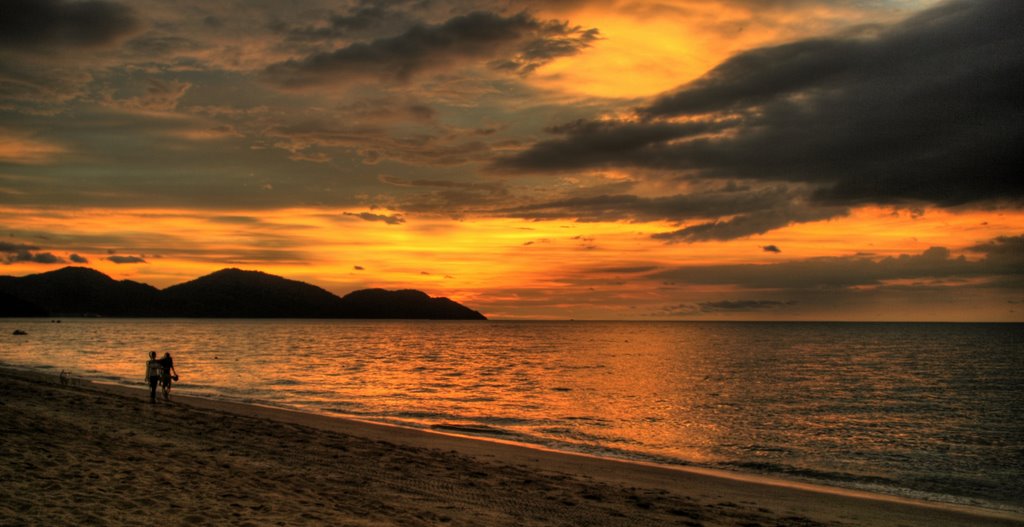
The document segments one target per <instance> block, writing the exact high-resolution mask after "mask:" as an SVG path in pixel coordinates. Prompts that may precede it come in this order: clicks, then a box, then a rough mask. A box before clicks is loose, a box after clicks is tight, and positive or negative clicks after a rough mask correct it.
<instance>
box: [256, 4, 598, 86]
mask: <svg viewBox="0 0 1024 527" xmlns="http://www.w3.org/2000/svg"><path fill="white" fill-rule="evenodd" d="M594 38H596V35H595V34H594V33H593V32H592V31H589V30H582V29H580V28H578V27H572V26H569V25H568V24H565V23H561V22H555V21H547V22H545V21H540V20H537V19H535V18H533V17H532V16H530V15H528V14H525V13H520V14H518V15H514V16H510V17H502V16H500V15H496V14H493V13H486V12H474V13H470V14H467V15H461V16H456V17H454V18H451V19H449V20H448V21H446V22H444V23H443V24H440V25H424V24H417V25H414V26H412V27H410V28H409V29H408V30H407V31H405V32H404V33H402V34H400V35H397V36H394V37H388V38H381V39H377V40H373V41H371V42H368V43H364V42H358V43H355V44H351V45H349V46H346V47H344V48H341V49H338V50H335V51H333V52H329V53H314V54H312V55H309V56H307V57H305V58H303V59H301V60H289V61H286V62H281V63H277V64H273V65H271V66H269V67H267V69H266V74H267V77H268V78H269V79H270V80H272V81H273V82H275V83H277V84H279V85H282V86H286V87H304V86H312V85H322V84H330V83H334V82H347V81H349V80H352V79H377V80H385V81H395V82H405V81H408V80H409V79H410V78H412V77H413V76H415V75H417V74H419V73H421V72H423V71H427V70H438V69H445V68H448V67H451V66H452V64H457V63H460V62H463V61H467V60H469V61H484V62H491V63H492V65H493V66H495V67H498V68H500V69H514V70H516V71H519V72H520V73H528V72H529V71H530V70H532V69H533V68H535V67H536V66H537V65H539V64H542V63H544V62H546V61H548V60H550V59H552V58H554V57H556V56H564V55H571V54H574V53H577V52H579V51H580V50H581V49H583V48H584V47H586V46H587V45H589V43H590V42H591V41H592V40H594Z"/></svg>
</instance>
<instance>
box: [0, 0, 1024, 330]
mask: <svg viewBox="0 0 1024 527" xmlns="http://www.w3.org/2000/svg"><path fill="white" fill-rule="evenodd" d="M301 3H302V2H300V4H301ZM306 3H307V4H308V5H305V6H304V8H303V9H290V10H284V9H283V8H282V7H281V6H252V9H251V10H247V11H245V12H244V13H239V12H237V11H232V10H227V9H224V8H223V7H221V6H208V5H205V4H195V5H192V3H190V2H180V3H173V2H172V3H155V4H153V5H148V4H147V3H146V2H143V3H139V4H134V3H133V4H130V5H129V4H125V5H124V7H123V8H121V11H118V12H116V13H114V15H116V16H114V15H112V14H111V13H113V12H108V13H106V14H105V15H103V16H112V17H113V18H112V19H111V20H110V21H109V24H108V26H104V27H105V28H106V29H104V30H103V31H106V32H107V33H104V32H103V31H99V32H98V33H97V34H96V35H93V36H92V37H90V38H91V40H83V39H85V37H81V36H76V35H75V34H70V33H69V34H58V33H49V32H46V31H43V30H44V29H45V28H39V31H35V32H32V31H25V32H15V33H14V34H15V36H14V37H12V38H10V39H8V40H7V41H5V43H3V44H0V61H6V62H7V63H9V64H11V66H10V67H9V72H7V73H5V74H4V75H5V76H4V77H3V78H0V83H3V85H4V86H5V87H6V89H5V90H3V91H0V119H2V120H0V227H2V228H3V232H4V233H5V236H4V238H3V241H2V242H0V259H2V261H3V262H4V264H5V265H4V267H3V269H2V270H0V274H7V275H25V274H31V273H38V272H45V271H47V270H53V269H57V268H59V267H61V266H63V265H70V264H79V265H86V266H89V267H93V268H95V269H98V270H100V271H102V272H104V273H107V274H109V275H110V276H112V277H115V278H118V279H132V280H137V281H141V282H146V283H150V284H153V285H155V286H157V287H166V286H169V285H172V284H175V283H180V282H183V281H187V280H190V279H192V278H196V277H198V276H201V275H203V274H207V273H210V272H213V271H215V270H218V269H221V268H224V267H240V268H244V269H258V270H262V271H265V272H269V273H273V274H278V275H281V276H285V277H287V278H292V279H297V280H303V281H306V282H310V283H314V284H317V285H320V286H322V287H324V288H326V289H328V290H331V291H333V292H335V293H338V294H344V293H346V292H349V291H351V290H354V289H359V288H365V287H384V288H392V289H394V288H416V289H421V290H423V291H426V292H428V293H429V294H431V295H434V296H449V297H451V298H453V299H455V300H458V301H460V302H463V303H465V304H467V305H469V306H470V307H472V308H474V309H478V310H480V311H481V312H483V313H485V314H486V315H488V316H490V317H492V318H578V319H584V318H597V319H645V320H646V319H672V320H675V319H684V320H691V319H697V320H708V319H814V320H821V319H824V320H963V321H975V320H986V321H1024V315H1022V312H1024V311H1022V310H1024V291H1022V288H1021V283H1022V282H1024V281H1022V280H1021V277H1020V276H1019V269H1018V270H1016V271H1014V268H1015V265H1016V262H1018V261H1019V262H1024V255H1021V245H1022V244H1021V236H1022V234H1024V233H1022V231H1024V211H1022V209H1021V207H1020V203H1021V201H1020V198H1021V195H1020V192H1019V185H1014V184H1012V183H1009V184H1008V183H1004V179H1003V178H1002V176H1001V175H1000V174H999V173H998V168H997V169H996V172H991V171H988V169H987V168H986V167H985V163H986V162H988V161H987V160H989V159H990V160H991V162H992V163H993V166H996V167H998V166H1004V165H1005V163H1004V162H1003V161H1002V160H1001V159H1002V158H1000V157H999V156H1002V155H1017V156H1019V154H1012V153H1011V154H1004V153H1003V152H1004V149H1005V147H1004V146H1003V143H1000V142H999V141H1001V139H999V137H1000V136H1004V137H1013V136H1014V135H1013V134H1015V133H1018V132H1019V127H1020V125H1019V122H1017V124H1016V125H1013V124H1006V122H1010V123H1012V120H1010V119H1012V117H1013V115H1016V114H1014V113H1013V111H1011V112H1010V113H1009V114H1008V115H1009V117H1006V119H1008V120H1010V121H1006V122H1004V121H998V122H996V121H993V122H991V123H990V122H988V121H985V122H983V123H980V124H978V123H974V122H973V121H972V122H970V123H968V124H969V125H970V126H972V127H973V128H971V129H968V128H966V126H967V125H964V126H965V129H964V131H963V134H964V135H962V136H959V135H957V136H956V137H954V138H953V139H950V137H953V136H954V135H955V133H957V132H950V133H947V134H945V135H942V134H938V133H936V134H933V135H934V137H932V136H928V137H926V138H925V139H921V140H920V141H915V140H914V139H913V138H914V137H920V136H921V135H920V134H921V132H920V131H914V130H916V127H917V126H919V125H921V123H925V122H927V121H926V120H927V119H931V118H932V117H929V116H932V115H934V114H935V111H934V109H929V108H928V107H922V108H917V107H916V106H915V105H916V104H917V102H912V103H905V102H900V99H899V97H903V96H904V95H906V97H908V99H907V101H920V100H921V99H920V97H917V96H916V94H917V92H914V91H913V90H916V89H918V84H917V81H918V80H920V79H930V78H932V77H931V76H930V73H929V71H930V70H927V69H925V68H927V65H928V64H929V60H931V57H933V56H934V62H935V63H936V64H943V63H948V60H968V59H969V57H964V56H962V55H957V54H956V53H957V51H956V50H957V49H963V46H962V45H959V44H958V45H957V46H952V47H947V46H945V43H946V40H944V39H945V38H946V36H945V33H943V32H942V30H943V27H945V26H943V24H944V23H945V22H941V21H942V20H946V19H944V18H935V17H933V16H932V15H933V14H935V13H943V14H944V16H946V18H948V19H949V20H951V21H950V22H949V23H948V24H949V25H950V27H953V26H957V25H958V26H964V25H965V24H977V25H978V26H979V27H982V25H983V24H988V25H989V26H991V25H992V24H996V25H997V24H998V17H990V16H988V14H989V13H988V12H987V11H986V9H988V6H989V4H988V3H987V2H982V3H979V4H976V5H974V6H973V7H970V6H969V7H964V6H965V5H967V4H960V3H957V2H932V1H903V2H899V1H892V2H877V3H860V2H824V1H810V0H809V1H806V2H800V3H793V4H790V5H782V4H781V3H780V4H779V5H773V6H770V7H766V6H764V5H760V4H757V3H752V2H746V1H742V0H733V1H709V0H700V1H698V0H677V1H673V2H644V1H628V2H626V1H618V2H616V1H609V2H583V3H575V2H567V3H556V4H550V5H547V4H539V5H530V4H529V3H523V4H521V5H520V4H515V5H512V6H506V5H504V4H500V3H493V4H492V3H488V2H483V1H481V2H475V3H473V2H471V4H472V6H471V7H472V9H465V10H462V9H461V8H460V7H456V6H455V4H452V5H447V4H444V5H442V4H443V3H438V4H437V5H436V6H433V7H423V6H419V7H411V6H401V5H397V4H396V6H393V7H388V8H382V9H380V10H378V11H375V12H373V13H369V12H367V11H360V10H359V9H357V7H356V6H355V5H354V4H353V5H352V6H346V5H345V4H343V3H342V4H331V3H320V2H317V1H314V0H310V1H309V2H306ZM144 4H145V5H144ZM149 8H152V9H149ZM43 11H45V9H43ZM922 13H923V14H922ZM950 13H952V14H950ZM371 15H372V16H371ZM62 16H67V15H66V14H62V13H61V12H59V11H56V10H55V11H53V12H52V13H49V12H47V13H43V14H42V15H41V16H40V17H39V20H40V21H41V22H40V23H41V24H46V23H52V24H53V25H54V27H64V26H67V25H68V24H71V25H73V24H76V23H79V22H80V21H77V20H73V19H72V20H61V19H60V17H62ZM47 17H49V19H47ZM929 17H932V18H935V19H936V20H940V22H938V23H933V24H932V25H931V26H925V25H924V24H923V23H921V22H919V20H925V19H928V18H929ZM957 17H959V18H957ZM61 24H64V26H61ZM989 26H984V27H989ZM482 27H486V28H488V29H485V30H479V29H480V28H482ZM936 27H938V29H936ZM922 28H927V29H922ZM1000 28H1001V26H999V27H994V29H992V28H990V29H988V30H987V33H986V32H980V33H979V34H995V35H996V36H998V34H999V33H998V31H999V30H1000ZM478 30H479V31H478ZM926 30H927V31H930V33H927V38H925V39H924V40H923V42H925V44H923V46H924V48H922V49H923V50H924V51H923V52H922V50H921V49H918V50H914V51H915V53H919V54H920V53H924V56H925V57H929V59H928V60H921V61H919V62H920V63H912V62H910V61H908V62H907V64H906V65H904V64H902V63H900V62H899V60H900V59H899V58H898V57H899V56H900V55H899V51H900V50H901V49H902V48H901V47H900V46H903V45H904V44H902V43H903V42H905V41H906V39H904V38H903V36H904V35H914V34H919V32H921V31H926ZM424 34H430V35H432V38H433V40H429V39H422V40H417V39H419V38H420V36H419V35H424ZM481 34H483V35H486V38H487V39H488V40H487V41H486V42H481V41H478V40H474V39H480V38H484V37H481ZM950 34H951V35H952V34H953V32H952V31H950ZM47 35H50V36H47ZM949 38H966V37H963V36H962V35H960V36H956V35H954V36H951V37H949ZM971 38H974V37H971ZM977 38H983V37H977ZM985 38H987V37H985ZM993 38H995V37H993ZM1014 38H1016V37H1014ZM76 39H77V40H76ZM434 42H445V45H444V46H435V45H434V44H433V43H434ZM947 48H948V49H952V51H948V53H950V54H951V55H950V56H951V57H952V58H950V59H944V58H943V57H944V55H942V54H943V53H947V51H946V50H947ZM878 49H881V50H890V51H885V52H884V54H885V56H889V57H897V58H894V59H892V64H889V65H888V66H887V68H888V69H884V68H882V67H881V66H878V65H875V64H874V63H873V62H871V60H863V59H861V57H873V56H874V55H872V54H873V53H877V51H876V50H878ZM793 50H802V51H801V52H800V53H801V54H795V53H793V52H792V51H793ZM893 50H894V51H893ZM371 52H372V53H371ZM1018 55H1019V52H1018ZM1004 56H1011V55H1006V54H1004ZM367 57H372V58H370V59H367ZM794 57H796V58H798V59H799V60H796V59H794ZM1011 58H1012V56H1011ZM872 60H874V59H872ZM972 60H973V59H972ZM1007 60H1009V59H1007ZM944 61H947V62H944ZM921 64H925V66H922V65H921ZM986 68H988V69H986ZM999 68H1005V64H1004V63H1001V62H994V63H993V64H991V65H988V64H981V65H979V66H978V67H977V69H978V71H980V72H981V73H985V72H989V71H996V72H998V71H1000V70H999ZM996 77H998V76H996ZM937 78H938V79H940V80H939V81H937V82H938V83H939V84H941V82H943V81H944V80H945V77H941V76H940V77H937ZM986 78H988V79H991V78H993V76H992V75H989V76H988V77H986ZM894 79H896V80H899V79H903V80H900V81H899V83H897V84H894V82H896V81H894ZM954 81H955V82H958V83H959V82H961V81H960V80H958V79H953V80H951V81H950V82H954ZM896 85H898V86H903V87H904V88H900V89H899V90H894V89H891V86H896ZM921 85H922V86H924V84H923V83H922V84H921ZM876 86H881V89H879V90H878V91H874V90H875V87H876ZM958 86H963V85H962V84H958ZM708 87H710V88H708ZM852 87H856V90H854V89H853V88H852ZM920 89H921V90H924V89H932V90H934V91H935V92H936V93H940V95H939V96H936V97H940V96H941V93H942V92H941V86H940V87H938V88H936V87H935V86H932V87H931V88H927V86H925V87H921V88H920ZM979 89H980V88H979ZM986 89H989V92H986V93H998V90H1000V89H1004V88H1003V86H1002V85H997V86H994V87H989V88H986ZM900 90H904V91H906V94H904V93H903V92H902V91H900ZM922 93H923V92H922ZM957 93H959V95H957V97H959V98H958V99H956V100H955V101H954V103H953V104H952V105H949V104H945V105H939V103H938V102H936V103H935V104H937V105H939V107H940V108H943V107H951V108H952V110H950V112H951V113H950V117H949V118H950V119H954V120H953V121H950V122H951V123H956V122H960V121H963V119H962V118H960V117H957V116H958V115H961V114H957V113H956V112H958V111H961V108H960V106H958V105H962V106H963V108H962V110H963V111H965V112H968V114H970V115H975V114H976V115H988V113H987V112H983V111H980V108H982V107H984V108H986V109H987V108H988V106H987V105H988V104H990V101H996V100H997V98H994V97H991V98H989V99H983V98H979V99H976V98H974V95H973V94H971V93H962V92H957ZM858 94H859V95H858ZM890 94H891V99H892V100H891V101H890V100H889V99H890ZM729 97H732V99H729ZM991 104H996V102H991ZM861 105H863V107H862V106H861ZM887 105H891V106H887ZM875 107H877V108H880V109H881V110H878V111H880V112H881V111H883V110H885V109H886V108H895V109H897V111H902V109H903V108H906V112H907V117H906V118H902V116H899V115H897V116H895V117H894V116H892V113H893V110H892V109H889V110H885V113H880V114H879V116H878V117H877V118H876V117H875V116H873V115H871V112H872V111H875V110H874V109H873V108H875ZM845 108H850V110H849V112H850V113H849V114H848V115H845V118H842V119H840V118H836V116H844V114H843V112H844V111H846V110H845ZM976 109H978V111H974V110H976ZM783 110H784V111H783ZM1019 110H1020V109H1019V108H1016V109H1014V111H1016V112H1017V113H1019ZM912 112H920V113H912ZM915 116H919V117H915ZM940 118H943V117H941V116H940ZM801 120H802V121H801ZM879 123H882V124H881V125H880V124H879ZM825 124H827V126H825ZM976 125H977V126H976ZM816 126H821V127H822V129H821V130H820V131H807V130H808V129H809V128H810V127H816ZM870 126H880V128H878V129H877V130H875V131H871V132H870V133H868V131H870V130H869V127H870ZM981 126H990V127H991V129H992V130H996V131H998V132H999V133H992V134H984V133H981V132H979V131H978V130H980V129H982V128H980V127H981ZM1014 126H1015V127H1016V128H1006V127H1014ZM894 127H895V128H894ZM899 127H905V128H906V131H905V132H904V130H903V129H901V128H899ZM997 127H1002V128H997ZM926 128H927V129H928V130H930V131H934V130H939V129H942V130H945V128H944V127H943V125H942V123H932V124H929V125H927V127H926ZM915 134H917V135H915ZM926 135H927V134H926ZM879 137H883V138H888V139H887V141H888V142H882V141H880V140H879ZM773 138H778V139H773ZM964 138H966V139H964ZM986 140H990V141H995V142H996V143H995V144H994V146H991V148H989V147H988V146H987V145H986V144H983V142H984V141H986ZM929 141H931V142H929ZM963 141H968V142H969V144H970V145H971V148H970V149H969V150H964V152H968V153H966V154H960V153H957V152H959V150H957V148H958V147H959V145H960V144H962V143H963ZM765 145H767V147H766V146H765ZM986 148H988V149H987V150H986ZM797 149H805V150H802V151H804V152H806V154H805V155H798V154H797V153H791V152H790V150H793V152H798V151H800V150H797ZM980 151H985V152H994V154H991V155H989V157H988V158H984V156H978V157H979V159H975V156H974V155H973V154H970V152H980ZM928 152H933V153H928ZM861 153H863V156H861V155H860V154H861ZM851 155H856V157H849V156H851ZM819 156H820V158H819ZM844 156H847V157H845V158H844ZM944 156H945V157H944ZM957 156H959V157H957ZM861 157H862V158H863V160H861V159H860V158H861ZM911 159H913V160H920V163H919V165H920V166H918V165H917V164H915V163H918V162H917V161H913V162H912V161H908V160H911ZM961 161H962V162H963V163H964V167H966V168H963V169H960V172H956V173H952V175H943V174H941V173H939V172H941V169H942V167H946V166H953V165H957V166H958V164H959V163H960V162H961ZM908 163H910V164H908ZM929 163H931V164H930V165H929ZM879 167H883V168H881V169H879ZM936 168H938V169H940V170H936ZM921 174H923V175H921ZM876 178H882V179H881V180H880V181H882V182H883V183H881V184H876V183H875V181H876ZM886 178H888V179H886ZM921 178H934V181H935V183H934V184H933V183H929V182H928V180H927V179H921ZM979 178H980V179H979ZM936 248H941V249H936ZM716 268H720V269H722V273H720V274H716V273H715V272H714V270H715V269H716ZM790 274H795V275H796V276H790Z"/></svg>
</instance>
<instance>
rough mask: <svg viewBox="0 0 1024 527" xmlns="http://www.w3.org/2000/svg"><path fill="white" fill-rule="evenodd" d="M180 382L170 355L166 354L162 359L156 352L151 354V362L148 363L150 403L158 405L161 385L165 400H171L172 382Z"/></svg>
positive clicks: (147, 376)
mask: <svg viewBox="0 0 1024 527" xmlns="http://www.w3.org/2000/svg"><path fill="white" fill-rule="evenodd" d="M177 380H178V372H177V371H176V370H175V369H174V359H172V358H171V354H170V353H164V356H163V357H162V358H160V359H157V358H156V352H155V351H151V352H149V360H147V361H146V381H147V382H149V402H150V403H156V387H157V385H158V384H159V385H160V388H161V390H162V392H163V396H164V400H165V401H168V400H170V399H171V382H173V381H177Z"/></svg>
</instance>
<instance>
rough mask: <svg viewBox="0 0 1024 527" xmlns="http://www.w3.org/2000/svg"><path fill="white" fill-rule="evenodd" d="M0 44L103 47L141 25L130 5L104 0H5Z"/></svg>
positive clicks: (18, 46) (37, 47)
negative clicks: (78, 0) (72, 0)
mask: <svg viewBox="0 0 1024 527" xmlns="http://www.w3.org/2000/svg"><path fill="white" fill-rule="evenodd" d="M2 13H3V16H0V47H6V48H21V49H43V48H48V47H56V46H60V47H65V48H73V47H78V46H87V47H92V46H102V45H105V44H109V43H111V42H113V41H115V40H117V39H118V38H120V37H122V36H124V35H126V34H129V33H131V32H133V31H134V30H135V29H136V28H137V27H138V25H139V22H138V20H137V19H136V17H135V13H134V12H133V11H132V10H131V9H130V8H129V7H127V6H125V5H122V4H118V3H115V2H106V1H102V0H87V1H83V2H67V1H63V0H5V1H4V3H3V8H2Z"/></svg>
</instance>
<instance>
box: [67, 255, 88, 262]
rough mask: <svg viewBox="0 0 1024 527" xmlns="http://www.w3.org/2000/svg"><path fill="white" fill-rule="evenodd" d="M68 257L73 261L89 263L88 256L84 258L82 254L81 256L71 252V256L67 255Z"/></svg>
mask: <svg viewBox="0 0 1024 527" xmlns="http://www.w3.org/2000/svg"><path fill="white" fill-rule="evenodd" d="M68 258H70V259H71V261H72V262H74V263H80V264H84V263H89V259H88V258H86V257H84V256H81V255H79V254H75V253H72V254H71V256H69V257H68Z"/></svg>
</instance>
